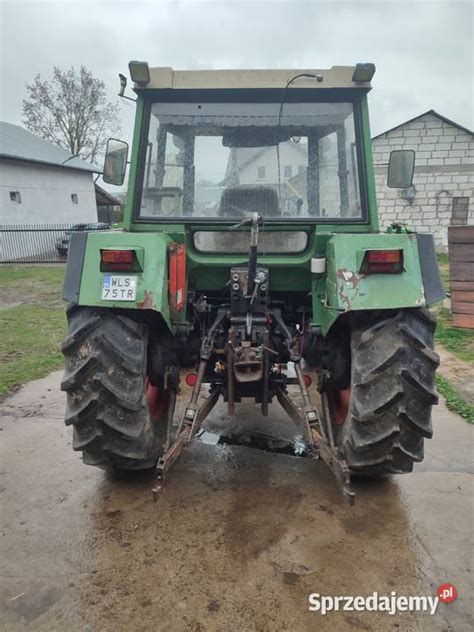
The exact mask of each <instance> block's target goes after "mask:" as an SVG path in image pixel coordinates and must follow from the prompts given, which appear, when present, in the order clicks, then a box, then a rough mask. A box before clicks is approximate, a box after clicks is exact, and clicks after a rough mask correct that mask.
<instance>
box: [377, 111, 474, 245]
mask: <svg viewBox="0 0 474 632" xmlns="http://www.w3.org/2000/svg"><path fill="white" fill-rule="evenodd" d="M372 148H373V155H374V167H375V180H376V186H377V199H378V209H379V217H380V224H381V228H382V229H385V228H386V227H387V226H388V225H389V224H391V223H392V222H400V223H403V224H407V225H408V226H410V227H412V228H414V229H415V230H417V231H418V232H430V233H433V234H434V237H435V242H436V246H437V248H438V250H446V248H447V243H448V241H447V228H448V226H449V225H450V224H452V223H459V222H462V223H464V221H463V218H464V217H466V215H467V217H466V221H467V223H468V224H474V195H473V191H474V137H473V135H472V134H469V133H468V132H465V131H463V130H461V129H459V128H457V127H455V126H454V125H450V124H449V123H446V122H445V121H443V120H442V119H440V118H438V117H437V116H435V115H433V114H425V115H423V116H420V117H419V118H417V119H416V120H414V121H411V122H408V123H406V124H405V125H402V126H400V127H398V128H397V129H394V130H392V131H389V132H386V133H385V134H382V135H381V136H378V137H377V138H375V139H374V140H373V143H372ZM394 149H414V150H415V151H416V159H415V175H414V178H413V184H414V187H415V197H414V199H413V200H412V201H411V202H410V201H408V200H407V199H404V198H403V197H402V193H403V190H399V189H389V188H388V187H387V186H386V182H387V166H388V161H389V157H390V152H391V151H392V150H394ZM457 198H468V202H467V204H468V210H467V214H466V212H465V210H464V209H465V207H466V200H464V201H462V200H459V199H457ZM453 206H454V214H453Z"/></svg>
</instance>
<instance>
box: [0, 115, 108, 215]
mask: <svg viewBox="0 0 474 632" xmlns="http://www.w3.org/2000/svg"><path fill="white" fill-rule="evenodd" d="M97 171H98V170H97V167H94V166H93V165H90V164H88V163H87V162H85V161H83V160H81V159H80V158H77V157H73V158H72V157H71V156H70V154H69V152H68V151H66V150H65V149H62V148H60V147H56V146H55V145H52V144H51V143H49V142H48V141H45V140H43V139H42V138H39V137H38V136H35V135H34V134H32V133H31V132H29V131H27V130H26V129H23V128H22V127H20V126H18V125H12V124H11V123H4V122H0V224H3V225H5V224H7V225H12V224H59V223H60V224H74V223H80V222H83V223H88V222H96V221H97V205H96V193H95V188H94V179H93V174H94V172H97Z"/></svg>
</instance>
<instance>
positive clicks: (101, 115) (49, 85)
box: [23, 66, 120, 162]
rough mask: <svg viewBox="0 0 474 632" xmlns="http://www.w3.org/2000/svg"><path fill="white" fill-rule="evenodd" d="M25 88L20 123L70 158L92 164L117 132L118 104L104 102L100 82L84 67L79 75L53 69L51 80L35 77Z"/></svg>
mask: <svg viewBox="0 0 474 632" xmlns="http://www.w3.org/2000/svg"><path fill="white" fill-rule="evenodd" d="M26 89H27V90H28V98H27V99H25V100H24V101H23V123H24V124H25V125H26V127H27V128H28V129H29V130H30V131H31V132H34V133H35V134H38V135H39V136H41V137H42V138H44V139H45V140H49V141H50V142H51V143H54V144H55V145H59V146H60V147H64V149H67V150H69V151H70V152H71V154H72V155H79V156H81V157H82V158H84V159H86V160H89V161H91V162H94V160H96V158H97V156H98V155H99V154H101V153H102V152H103V151H104V149H105V142H106V140H107V138H108V137H109V136H111V135H114V136H116V135H117V132H119V131H120V124H119V120H118V116H117V114H118V105H117V104H115V103H112V102H110V101H108V100H107V95H106V92H105V84H104V82H103V81H101V80H100V79H96V78H95V77H94V76H93V75H92V72H91V71H90V70H88V69H87V68H86V67H85V66H81V68H80V70H79V72H77V71H76V69H75V68H70V69H69V70H61V69H60V68H58V67H56V66H55V67H54V71H53V77H52V79H51V81H42V80H41V76H40V75H36V77H35V79H34V81H33V83H31V84H26Z"/></svg>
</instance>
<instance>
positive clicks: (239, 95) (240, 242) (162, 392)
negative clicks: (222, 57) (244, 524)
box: [61, 61, 444, 502]
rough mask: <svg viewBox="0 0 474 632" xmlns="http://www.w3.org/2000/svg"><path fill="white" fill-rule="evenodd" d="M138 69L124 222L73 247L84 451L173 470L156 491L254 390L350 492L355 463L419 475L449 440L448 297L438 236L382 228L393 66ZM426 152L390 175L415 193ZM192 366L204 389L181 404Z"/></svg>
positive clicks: (79, 443) (79, 446)
mask: <svg viewBox="0 0 474 632" xmlns="http://www.w3.org/2000/svg"><path fill="white" fill-rule="evenodd" d="M129 69H130V75H131V79H132V81H133V83H134V92H135V94H136V99H133V100H134V101H136V119H135V128H134V136H133V146H132V150H131V157H130V160H129V159H128V154H129V148H128V145H127V143H125V142H123V141H121V140H118V139H109V141H108V143H107V149H106V155H105V162H104V170H103V179H104V181H105V182H107V183H110V184H113V185H116V186H121V185H123V183H124V181H125V176H126V171H127V170H128V196H127V203H126V208H125V211H124V221H123V228H122V229H116V230H108V231H93V232H75V233H73V234H72V235H71V241H70V246H69V253H68V263H67V271H66V278H65V284H64V293H63V298H64V299H65V301H67V303H68V306H67V319H68V334H67V337H66V339H65V341H64V343H63V344H62V351H63V354H64V356H65V373H64V378H63V380H62V385H61V386H62V389H63V390H64V391H66V394H67V408H66V419H65V421H66V424H67V425H69V424H70V425H72V427H73V448H74V450H79V451H82V454H83V461H84V463H86V464H89V465H96V466H101V467H105V468H112V469H115V470H145V469H149V468H154V470H155V472H156V479H155V483H154V488H153V490H154V495H155V497H156V496H157V495H158V494H159V492H160V491H161V489H162V487H163V482H164V478H165V475H166V473H167V472H168V470H169V468H170V467H171V465H172V464H173V463H174V462H175V461H176V459H177V458H178V457H179V455H180V454H181V453H182V452H183V450H184V449H185V448H186V446H187V445H189V443H190V442H191V441H192V440H193V438H195V437H196V436H197V435H198V434H199V433H200V432H202V425H203V422H204V420H205V419H206V417H207V416H208V414H209V413H210V411H211V410H212V408H213V407H214V406H215V404H216V403H217V401H218V400H219V399H221V398H222V399H223V401H224V402H226V403H227V409H228V414H229V416H230V419H232V418H233V416H234V415H235V414H236V410H238V405H239V402H241V401H242V400H243V399H246V398H251V399H252V400H254V401H255V402H256V403H257V404H259V406H260V409H261V414H262V424H264V423H265V419H264V418H265V417H266V416H268V414H269V404H271V403H272V402H277V403H279V404H281V406H282V407H283V409H284V410H285V411H286V412H287V413H288V416H289V418H290V419H291V420H292V421H293V422H294V423H295V424H297V426H298V428H299V429H300V431H301V436H302V437H303V440H304V443H305V446H306V447H307V450H308V451H309V454H310V455H312V456H314V457H315V458H318V459H321V460H322V461H323V462H324V463H325V464H326V465H327V466H328V467H329V468H330V469H331V471H332V472H333V474H334V477H335V480H336V482H337V484H338V485H339V487H340V488H341V490H342V493H343V495H344V497H345V498H346V499H347V500H348V501H349V502H352V501H353V498H354V494H353V492H352V490H351V487H350V482H351V477H352V476H365V477H380V476H384V475H390V474H393V473H395V474H399V473H404V472H410V471H411V470H412V469H413V465H414V463H415V462H419V461H421V460H422V459H423V443H424V439H425V438H430V437H431V436H432V423H431V409H432V406H433V405H434V404H436V403H437V393H436V388H435V371H436V368H437V366H438V364H439V358H438V355H437V354H436V353H435V351H434V350H433V346H434V345H433V336H434V331H435V326H436V321H435V318H434V317H433V316H432V314H431V313H430V311H429V309H428V308H429V306H430V305H432V304H433V303H436V302H437V301H439V300H441V299H442V298H443V297H444V293H443V288H442V285H441V281H440V277H439V272H438V267H437V262H436V254H435V249H434V243H433V238H432V236H431V235H429V234H421V233H420V234H419V233H416V232H414V231H412V230H411V229H410V228H409V227H407V226H405V225H403V224H396V223H394V224H392V225H391V226H389V227H388V229H386V230H384V231H381V230H380V229H379V219H378V214H377V201H376V192H375V175H374V167H373V164H372V154H371V136H370V128H369V116H368V106H367V93H368V92H369V90H370V89H371V84H370V82H371V79H372V77H373V75H374V72H375V66H374V64H368V63H364V64H356V65H355V66H333V67H332V68H330V69H327V70H307V69H304V70H190V71H186V70H173V69H172V68H169V67H158V68H150V67H149V66H148V64H147V63H146V62H139V61H132V62H130V64H129ZM120 78H121V90H120V95H121V96H124V98H129V99H130V97H125V95H124V90H125V87H126V83H127V80H126V78H125V77H124V76H123V75H120ZM414 163H415V153H414V152H413V151H406V150H397V151H392V153H391V154H390V156H387V165H386V173H385V174H383V179H384V181H385V178H387V185H388V186H389V187H394V188H397V189H399V190H400V193H403V190H404V189H407V188H408V187H410V186H411V183H412V177H413V171H414ZM378 169H380V166H379V167H378ZM305 367H309V368H310V369H311V370H312V371H313V372H314V373H313V375H316V376H317V379H315V380H314V383H313V384H310V381H311V380H310V379H308V376H307V374H306V373H305V370H306V369H305ZM308 370H309V369H308ZM180 379H181V380H182V379H185V380H186V382H187V384H188V386H190V387H192V391H191V389H188V392H189V401H188V400H187V401H186V402H185V405H184V407H183V411H182V412H180V414H179V415H178V414H176V410H177V406H176V402H177V397H178V395H179V392H180ZM295 393H296V395H295Z"/></svg>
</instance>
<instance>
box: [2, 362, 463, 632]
mask: <svg viewBox="0 0 474 632" xmlns="http://www.w3.org/2000/svg"><path fill="white" fill-rule="evenodd" d="M60 375H61V373H60V372H57V373H53V374H52V375H51V376H49V377H48V378H45V379H43V380H38V381H36V382H32V383H30V384H28V385H27V386H25V387H24V388H23V389H22V390H21V391H20V392H18V393H17V394H16V395H14V396H13V397H11V398H10V399H8V400H7V401H6V402H4V403H3V405H2V412H1V416H0V427H1V428H2V430H1V432H0V442H1V454H0V508H1V515H0V523H1V524H0V533H1V536H0V547H1V548H0V560H1V562H0V563H1V580H0V629H1V630H6V631H8V632H10V631H11V632H15V631H17V630H35V631H38V632H41V631H46V630H48V631H50V630H54V631H56V630H58V631H61V632H62V631H66V630H67V631H75V630H83V631H88V632H96V631H108V630H111V631H112V630H114V631H122V630H123V631H127V632H128V631H143V632H145V631H146V632H148V631H149V630H153V631H155V630H159V631H162V630H163V631H170V632H175V631H176V632H180V631H181V630H183V631H184V630H191V631H195V632H201V631H205V630H219V631H221V630H222V631H225V632H240V631H245V632H247V631H258V632H260V631H262V632H267V631H268V632H273V631H279V630H288V631H289V632H299V631H305V630H316V629H318V630H351V629H354V630H368V631H374V632H375V631H384V630H403V631H405V630H446V631H447V630H456V632H457V631H460V630H468V629H472V626H473V618H472V596H473V590H472V589H473V581H472V561H473V560H472V553H473V531H474V530H473V526H474V525H473V505H472V498H473V496H472V492H473V489H472V480H473V476H472V473H473V471H474V469H473V463H472V460H473V459H472V457H473V445H474V444H473V431H474V427H473V426H470V425H469V424H467V423H466V422H465V421H464V420H462V419H461V418H460V417H458V416H457V415H455V414H452V413H450V412H449V411H448V410H447V409H446V408H445V406H444V404H443V403H442V404H440V406H438V407H437V408H436V412H435V418H434V427H435V438H434V439H433V440H432V441H430V442H427V444H426V458H425V461H424V462H423V463H422V464H419V465H418V466H417V467H416V470H415V472H414V473H413V474H412V475H407V476H404V477H396V478H394V479H392V480H389V481H386V482H384V483H367V482H366V483H364V484H363V483H358V484H357V485H356V486H355V491H356V494H357V499H356V505H355V506H354V507H352V508H351V507H349V506H347V505H345V504H344V503H343V501H342V499H341V496H340V494H339V492H338V490H337V489H336V487H335V484H334V482H333V480H332V478H331V475H330V474H329V472H328V471H327V470H326V469H325V466H324V465H323V464H322V463H319V462H315V461H313V460H310V459H308V458H298V457H293V456H289V455H286V454H274V453H270V452H262V451H260V450H255V449H252V448H251V447H248V446H247V447H246V446H240V445H225V444H224V445H221V444H218V445H211V444H209V443H203V442H196V443H194V444H193V445H192V446H191V447H190V448H189V449H188V451H187V452H186V453H185V454H184V455H183V457H182V458H181V460H180V461H179V462H178V463H177V464H176V466H175V467H174V469H173V470H172V471H171V473H170V475H169V479H168V481H167V486H166V488H165V491H164V493H163V495H162V497H161V499H160V501H159V503H158V504H153V503H152V501H151V493H150V487H151V485H150V480H148V479H146V478H143V477H141V478H136V479H134V480H126V481H123V480H122V481H120V480H113V479H112V478H111V477H110V476H108V475H107V474H106V473H104V472H103V471H101V470H98V469H95V468H91V467H87V466H84V465H83V464H82V463H81V461H80V459H79V455H78V454H77V453H73V451H72V449H71V430H70V428H66V427H65V426H64V425H63V409H64V399H63V394H62V393H60V391H59V387H58V384H59V380H60ZM269 419H270V421H264V420H262V419H260V418H259V415H258V412H257V408H256V407H255V405H253V404H247V405H245V406H241V407H240V408H239V415H238V417H237V419H236V422H237V424H236V425H237V426H238V428H239V432H242V433H244V434H248V433H249V432H253V431H255V429H256V428H257V429H259V428H261V425H262V423H264V424H266V431H267V433H268V434H272V433H273V434H276V433H280V434H281V433H283V432H286V433H289V434H288V438H289V439H291V438H292V437H293V438H294V434H295V433H294V431H293V430H292V429H291V426H289V425H288V422H287V421H286V417H285V414H284V413H283V412H282V411H280V410H278V408H276V407H275V408H272V409H271V415H270V418H269ZM228 426H229V421H228V419H227V417H226V414H225V408H224V407H223V405H222V406H220V407H217V408H216V409H215V410H214V411H213V413H212V416H211V419H210V421H209V424H208V431H211V432H214V433H216V432H217V433H222V432H223V431H224V430H223V429H226V428H228ZM209 436H210V435H208V437H209ZM211 443H212V437H211ZM444 582H452V583H453V584H454V585H455V586H456V588H457V590H458V593H459V596H458V599H457V600H456V601H455V602H454V603H452V604H440V605H439V607H438V611H437V614H436V615H435V616H434V617H429V616H428V615H414V614H408V613H404V614H399V615H395V616H390V615H388V614H386V613H375V612H369V613H361V612H334V613H330V614H327V615H326V616H325V617H322V616H321V614H319V613H316V612H310V611H309V610H308V605H309V604H308V595H309V594H310V593H313V592H318V593H321V594H324V595H351V594H352V595H367V594H371V593H372V592H373V591H378V592H379V593H380V594H388V595H390V592H391V591H397V593H398V594H399V595H415V594H422V595H424V594H427V595H433V594H434V592H435V590H436V588H437V587H438V586H439V585H440V584H442V583H444Z"/></svg>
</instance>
